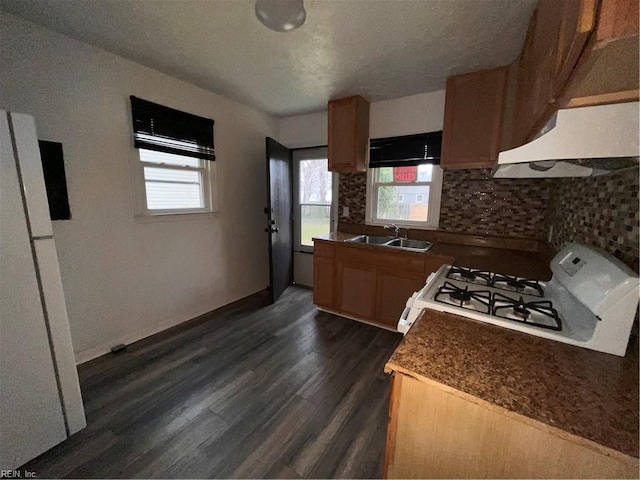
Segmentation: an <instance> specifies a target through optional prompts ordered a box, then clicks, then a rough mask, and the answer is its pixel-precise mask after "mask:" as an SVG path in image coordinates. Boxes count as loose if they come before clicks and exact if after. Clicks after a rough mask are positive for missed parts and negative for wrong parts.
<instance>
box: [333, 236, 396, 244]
mask: <svg viewBox="0 0 640 480" xmlns="http://www.w3.org/2000/svg"><path fill="white" fill-rule="evenodd" d="M392 240H394V238H393V237H376V236H375V235H358V236H357V237H353V238H349V239H347V240H345V241H346V242H357V243H370V244H372V245H384V244H386V243H389V242H390V241H392Z"/></svg>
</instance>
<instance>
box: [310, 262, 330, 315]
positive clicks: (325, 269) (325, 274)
mask: <svg viewBox="0 0 640 480" xmlns="http://www.w3.org/2000/svg"><path fill="white" fill-rule="evenodd" d="M334 277H335V268H334V266H333V258H327V257H319V256H314V258H313V284H314V285H318V286H319V288H314V289H313V303H315V304H316V305H320V306H322V307H326V308H334V306H335V295H334V290H335V287H334V280H333V279H334Z"/></svg>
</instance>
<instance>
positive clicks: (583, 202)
mask: <svg viewBox="0 0 640 480" xmlns="http://www.w3.org/2000/svg"><path fill="white" fill-rule="evenodd" d="M550 192H551V202H550V205H549V210H548V218H547V223H548V225H549V226H553V236H552V239H551V244H552V246H553V247H554V249H556V250H557V249H559V248H560V247H561V246H562V245H563V244H564V243H565V242H577V243H583V244H585V245H592V246H595V247H599V248H601V249H603V250H605V251H607V252H609V253H611V254H612V255H614V256H615V257H617V258H619V259H620V260H622V261H623V262H624V263H625V264H627V265H628V266H629V267H631V268H632V269H633V270H634V271H635V272H636V273H637V272H638V249H639V248H640V245H639V241H638V238H639V235H638V225H639V221H640V215H639V210H640V207H639V203H638V202H639V197H638V170H636V169H633V170H630V171H625V172H619V173H614V174H611V175H603V176H600V177H588V178H562V179H556V180H553V184H552V186H551V190H550Z"/></svg>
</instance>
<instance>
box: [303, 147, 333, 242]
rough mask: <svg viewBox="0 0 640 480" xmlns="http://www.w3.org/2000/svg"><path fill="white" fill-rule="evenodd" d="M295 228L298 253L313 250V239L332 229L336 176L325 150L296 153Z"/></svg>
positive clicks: (312, 149)
mask: <svg viewBox="0 0 640 480" xmlns="http://www.w3.org/2000/svg"><path fill="white" fill-rule="evenodd" d="M293 173H294V208H295V213H294V222H293V223H294V228H295V241H296V244H297V250H298V251H309V252H310V251H312V250H313V237H314V236H316V235H321V234H324V233H329V232H331V230H332V229H333V228H332V226H333V223H334V222H333V213H334V212H333V205H334V203H335V202H334V196H335V192H334V186H335V185H336V183H337V182H334V175H333V174H332V173H331V172H330V171H328V161H327V149H326V147H320V148H309V149H298V150H294V151H293Z"/></svg>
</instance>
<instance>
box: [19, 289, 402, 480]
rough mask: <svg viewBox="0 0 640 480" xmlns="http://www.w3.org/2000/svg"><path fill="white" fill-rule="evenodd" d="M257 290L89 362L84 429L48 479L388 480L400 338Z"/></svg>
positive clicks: (295, 298)
mask: <svg viewBox="0 0 640 480" xmlns="http://www.w3.org/2000/svg"><path fill="white" fill-rule="evenodd" d="M266 299H267V295H266V294H264V293H263V294H256V295H253V296H251V297H248V298H246V299H243V300H241V301H239V302H235V303H233V304H231V305H228V306H226V307H223V308H221V309H219V310H217V311H215V312H213V313H211V314H209V315H206V316H204V317H202V318H199V319H197V320H194V321H191V322H189V323H187V324H183V325H180V326H178V327H175V328H173V329H171V330H167V331H165V332H162V333H159V334H157V335H154V336H152V337H149V338H147V339H144V340H141V341H139V342H137V343H135V344H132V345H129V347H128V348H127V350H126V351H124V352H122V353H119V354H109V355H105V356H103V357H100V358H98V359H96V360H93V361H91V362H88V363H86V364H83V365H81V366H80V368H79V373H80V385H81V387H82V395H83V398H84V404H85V409H86V415H87V423H88V426H87V428H86V429H84V430H82V431H81V432H79V433H77V434H76V435H74V436H72V437H71V438H70V439H69V440H67V441H66V442H63V443H62V444H60V445H58V446H56V447H54V448H53V449H51V450H49V451H48V452H46V453H45V454H43V455H41V456H40V457H38V458H36V459H35V460H33V461H31V462H29V463H28V464H26V465H25V466H24V468H26V469H28V470H31V471H35V472H36V474H37V475H38V477H40V478H45V477H49V478H52V477H54V478H61V477H73V478H88V477H99V478H134V477H135V478H141V477H143V478H154V477H162V478H207V477H224V478H378V477H380V476H381V474H382V461H383V452H384V443H385V434H386V423H387V407H388V395H389V387H390V379H389V378H388V377H387V376H386V375H385V374H384V373H383V372H382V368H383V365H384V363H385V361H386V360H387V359H388V358H389V357H390V356H391V354H392V352H393V350H394V349H395V347H396V346H397V344H398V343H399V342H400V339H401V338H402V337H401V336H400V335H399V334H397V333H392V332H388V331H385V330H381V329H378V328H375V327H371V326H368V325H365V324H361V323H358V322H354V321H351V320H347V319H344V318H340V317H336V316H334V315H330V314H327V313H323V312H320V311H318V310H316V309H315V307H314V305H313V303H312V292H311V291H310V290H307V289H303V288H299V287H290V288H289V289H288V290H287V291H286V292H285V294H284V295H283V296H282V297H281V298H280V300H278V302H276V303H275V304H274V305H266V304H267V300H266Z"/></svg>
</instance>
